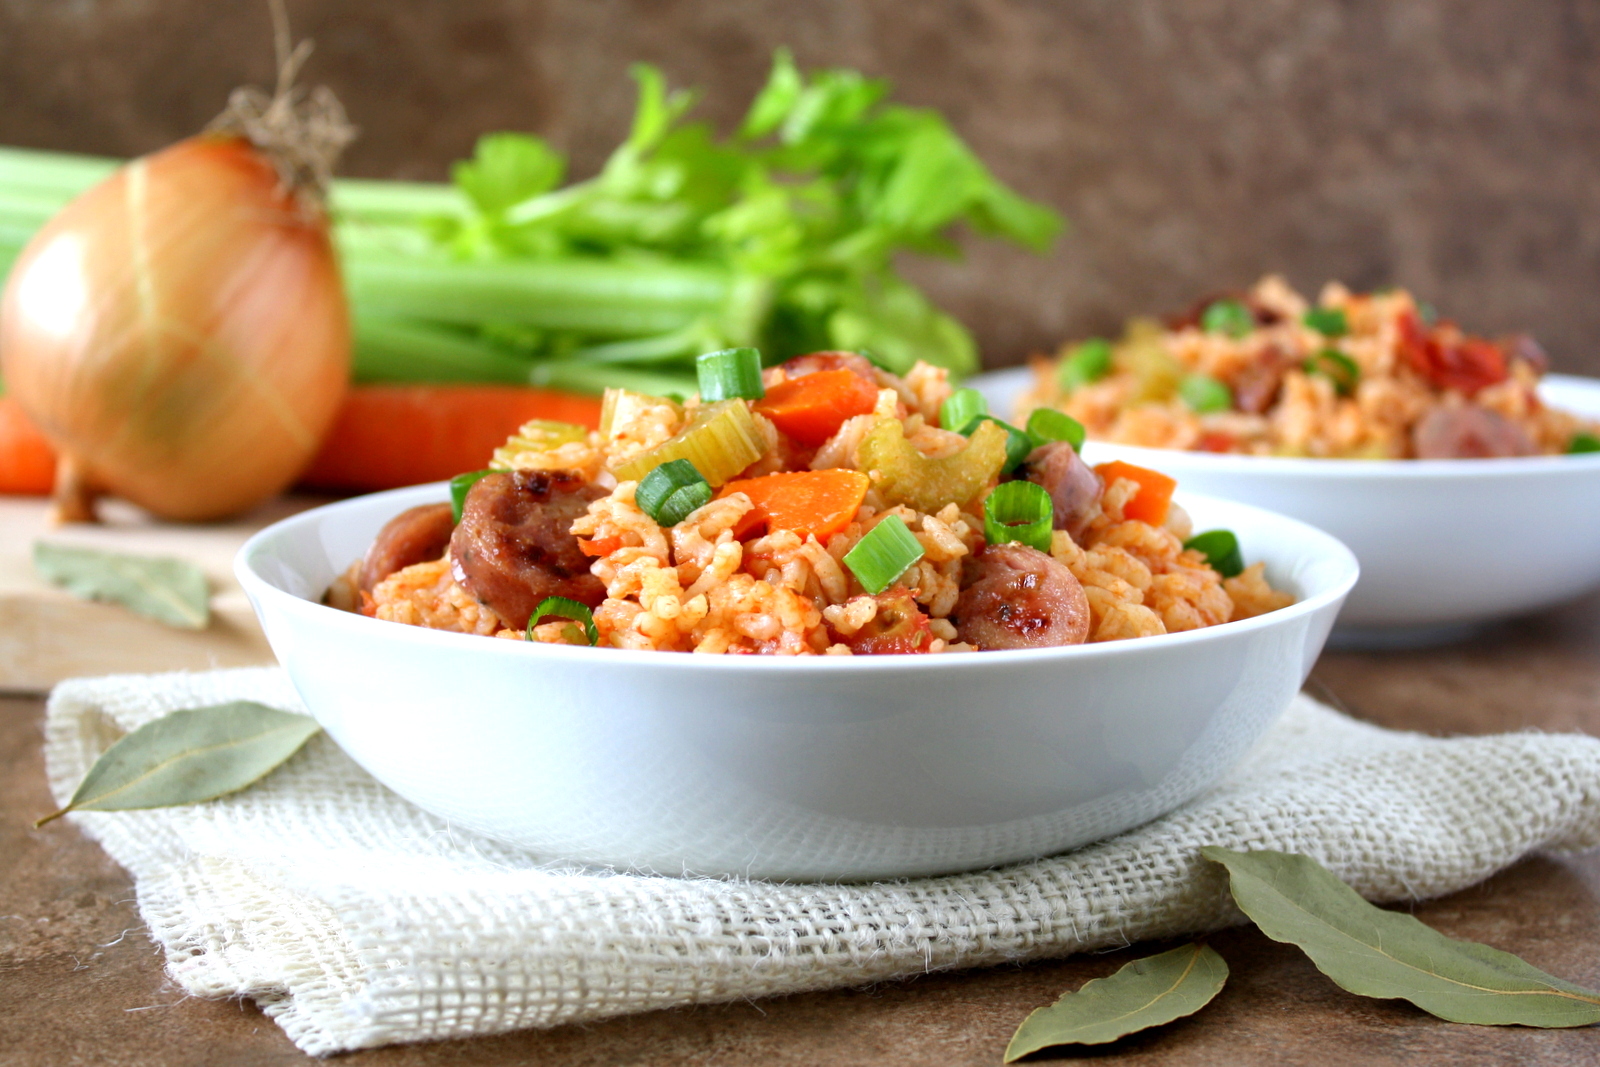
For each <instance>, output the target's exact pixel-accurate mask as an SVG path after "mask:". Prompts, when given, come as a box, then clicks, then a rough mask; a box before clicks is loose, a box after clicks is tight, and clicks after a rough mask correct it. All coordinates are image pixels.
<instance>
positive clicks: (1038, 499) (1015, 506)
mask: <svg viewBox="0 0 1600 1067" xmlns="http://www.w3.org/2000/svg"><path fill="white" fill-rule="evenodd" d="M1051 515H1052V506H1051V503H1050V494H1049V493H1047V492H1045V490H1044V488H1043V487H1042V486H1039V485H1035V484H1034V483H1033V482H1024V481H1016V482H1001V483H1000V484H999V485H997V486H995V489H994V492H992V493H990V494H989V498H988V499H987V500H985V501H984V502H983V536H984V540H986V541H988V542H989V544H991V545H1003V544H1005V543H1006V542H1007V541H1016V542H1018V543H1019V544H1024V545H1027V546H1028V547H1029V548H1036V549H1038V550H1039V551H1040V552H1049V551H1050V542H1051V540H1052V538H1053V537H1054V534H1055V531H1054V529H1053V528H1052V526H1051V522H1050V519H1051Z"/></svg>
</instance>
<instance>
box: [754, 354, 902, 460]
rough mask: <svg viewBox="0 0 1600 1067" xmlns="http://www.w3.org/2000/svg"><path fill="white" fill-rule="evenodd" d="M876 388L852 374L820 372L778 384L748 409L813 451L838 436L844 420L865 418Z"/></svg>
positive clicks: (872, 401)
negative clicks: (856, 416) (769, 420)
mask: <svg viewBox="0 0 1600 1067" xmlns="http://www.w3.org/2000/svg"><path fill="white" fill-rule="evenodd" d="M877 403H878V387H877V386H876V385H874V384H873V383H872V382H869V381H867V380H866V379H865V378H863V377H861V375H859V374H856V373H855V372H854V371H847V370H823V371H817V372H816V373H814V374H803V375H801V376H800V377H798V378H790V379H789V380H787V381H784V382H779V383H778V384H777V385H775V386H773V387H772V388H771V389H768V390H767V395H766V396H764V397H762V398H761V399H760V400H757V401H756V402H755V403H754V404H752V405H751V407H752V408H754V410H755V411H756V412H757V413H759V414H761V415H765V416H766V417H767V418H769V419H771V420H772V422H773V425H775V426H777V427H778V429H780V430H782V431H783V432H784V433H786V434H788V435H789V436H790V437H792V438H794V439H795V440H796V441H799V442H800V443H801V444H803V445H810V446H811V447H813V448H816V447H817V446H819V445H821V444H823V443H824V442H826V441H827V440H828V438H830V437H832V436H833V435H834V434H836V433H838V432H839V427H840V426H842V425H844V420H846V419H848V418H850V417H851V416H854V415H869V414H871V413H872V409H873V408H874V407H876V406H877Z"/></svg>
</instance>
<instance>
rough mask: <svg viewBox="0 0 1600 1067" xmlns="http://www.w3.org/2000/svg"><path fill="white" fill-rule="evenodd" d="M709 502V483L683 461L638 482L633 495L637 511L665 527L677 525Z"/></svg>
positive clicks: (674, 462) (661, 468) (656, 469)
mask: <svg viewBox="0 0 1600 1067" xmlns="http://www.w3.org/2000/svg"><path fill="white" fill-rule="evenodd" d="M710 501H711V484H710V483H709V482H707V481H706V480H705V478H704V476H702V475H701V473H700V471H699V470H697V469H696V468H695V465H694V464H693V463H691V462H689V461H688V460H686V459H675V460H671V461H670V462H667V463H663V464H661V465H660V466H659V467H657V468H655V469H654V470H652V471H651V472H650V473H649V474H646V475H645V476H644V477H643V478H642V479H641V480H640V481H639V488H638V489H636V490H634V494H633V502H634V503H635V504H637V505H639V510H640V511H643V512H644V513H645V514H646V515H649V516H650V517H651V518H652V519H654V520H655V521H656V525H658V526H664V527H666V526H676V525H678V523H680V522H682V521H683V520H684V519H686V518H688V516H689V514H690V512H692V511H694V510H695V509H696V508H700V507H703V506H705V505H706V504H708V503H710Z"/></svg>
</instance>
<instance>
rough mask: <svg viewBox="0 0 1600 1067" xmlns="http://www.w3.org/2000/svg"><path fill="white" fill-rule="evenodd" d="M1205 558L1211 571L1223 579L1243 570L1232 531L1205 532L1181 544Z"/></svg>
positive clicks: (1241, 559) (1242, 563) (1242, 562)
mask: <svg viewBox="0 0 1600 1067" xmlns="http://www.w3.org/2000/svg"><path fill="white" fill-rule="evenodd" d="M1183 547H1184V548H1192V549H1194V550H1195V551H1196V552H1198V553H1200V554H1201V555H1202V556H1204V557H1205V558H1206V563H1207V564H1209V565H1210V567H1211V569H1212V570H1214V571H1216V572H1217V573H1218V574H1220V575H1222V576H1223V577H1224V578H1232V577H1234V576H1235V575H1237V574H1238V573H1239V572H1240V571H1242V570H1244V556H1243V555H1242V554H1241V553H1240V552H1239V539H1238V538H1237V537H1235V536H1234V535H1233V531H1232V530H1207V531H1206V532H1205V533H1200V534H1195V535H1194V536H1193V537H1191V538H1189V540H1187V541H1185V542H1184V543H1183Z"/></svg>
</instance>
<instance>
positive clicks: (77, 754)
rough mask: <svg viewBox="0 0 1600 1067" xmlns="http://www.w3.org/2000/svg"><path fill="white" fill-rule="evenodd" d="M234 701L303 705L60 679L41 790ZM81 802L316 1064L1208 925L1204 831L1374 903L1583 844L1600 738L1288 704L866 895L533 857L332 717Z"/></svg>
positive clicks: (260, 689)
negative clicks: (150, 805) (1014, 859)
mask: <svg viewBox="0 0 1600 1067" xmlns="http://www.w3.org/2000/svg"><path fill="white" fill-rule="evenodd" d="M235 699H252V700H259V701H261V702H263V703H266V704H272V705H275V706H277V707H281V708H285V709H294V710H299V709H300V707H301V705H300V703H299V700H298V699H297V697H296V696H295V693H294V691H293V689H292V688H291V687H290V685H289V683H288V680H287V678H286V676H285V675H284V674H283V673H282V672H280V671H278V670H275V669H272V670H266V669H261V670H234V671H215V672H211V673H203V674H165V675H148V676H139V675H124V676H118V677H111V678H96V679H83V680H77V681H71V682H67V683H64V684H62V685H61V686H59V687H58V688H57V689H56V691H55V693H54V694H53V695H52V697H51V699H50V705H49V715H48V723H47V746H46V756H47V763H48V769H49V776H50V785H51V788H52V789H53V790H54V791H55V795H56V797H57V799H58V800H60V801H62V802H65V800H66V799H67V797H68V796H69V795H70V794H71V792H72V790H73V789H74V788H75V787H76V785H77V783H78V781H79V779H80V778H81V777H82V776H83V774H84V772H85V771H86V770H87V769H88V767H89V766H90V764H91V763H93V762H94V760H95V758H96V756H98V755H99V754H100V753H101V752H102V751H103V750H104V749H105V748H106V746H108V745H109V744H110V743H111V742H112V741H113V740H115V739H116V737H117V736H119V735H120V734H121V733H123V732H125V731H127V730H129V729H132V728H133V727H136V726H138V725H139V724H141V723H143V722H146V721H147V720H149V719H152V718H155V717H157V716H160V715H162V714H164V713H166V712H168V711H172V710H176V709H179V708H184V707H195V706H199V705H204V704H211V703H217V702H220V701H225V700H235ZM440 712H441V714H448V709H440ZM617 787H618V788H619V789H625V788H627V783H625V782H619V783H618V784H617ZM73 818H74V819H75V820H76V821H77V823H78V825H79V826H80V827H82V829H83V830H84V831H85V832H87V833H88V834H89V835H90V836H91V837H94V838H95V839H96V840H98V841H99V842H100V843H101V845H103V846H104V848H105V849H106V851H107V852H109V853H110V854H111V856H112V857H113V858H114V859H116V860H117V862H119V863H121V864H122V865H123V866H124V867H126V868H127V869H128V870H129V871H130V872H132V874H133V876H134V878H135V880H136V881H137V883H138V897H139V909H140V912H141V913H142V914H143V916H144V919H145V921H146V922H147V923H148V924H149V927H150V932H151V935H152V936H153V937H154V938H155V939H156V940H157V941H158V942H159V943H160V944H161V946H162V947H163V948H164V949H165V950H166V958H167V969H168V971H169V972H170V973H171V975H172V977H173V978H174V979H176V980H177V982H178V983H179V984H180V985H182V986H183V988H184V989H186V990H188V991H190V992H191V993H194V994H196V995H199V996H207V997H220V996H249V997H253V998H255V1000H256V1001H257V1002H259V1003H260V1004H261V1006H262V1007H263V1008H264V1009H265V1010H266V1012H267V1014H268V1015H270V1016H271V1017H272V1018H274V1019H275V1020H277V1022H278V1024H279V1025H280V1026H282V1027H283V1029H284V1030H285V1031H286V1032H287V1033H288V1035H289V1036H290V1037H291V1038H292V1039H293V1040H294V1042H295V1044H297V1045H298V1046H300V1048H302V1049H304V1050H305V1051H306V1052H309V1053H314V1054H318V1055H322V1054H327V1053H332V1052H338V1051H342V1050H346V1049H355V1048H365V1047H370V1046H373V1045H383V1044H387V1043H390V1042H396V1041H421V1040H427V1039H433V1038H445V1037H465V1036H469V1035H474V1034H490V1033H497V1032H501V1031H505V1030H512V1029H517V1028H520V1027H530V1026H554V1025H556V1024H559V1023H569V1022H581V1021H584V1020H593V1019H600V1018H604V1017H606V1016H611V1015H620V1014H623V1013H627V1012H638V1011H646V1010H648V1009H651V1008H664V1007H668V1006H671V1005H679V1004H693V1003H707V1002H712V1001H725V1000H737V999H742V998H746V997H759V996H766V995H769V994H774V993H790V992H796V991H799V990H807V989H823V988H827V987H831V986H847V985H857V984H862V983H867V982H875V981H881V980H884V979H890V978H895V977H899V976H903V975H909V974H915V973H920V972H923V971H928V970H933V969H938V968H951V967H972V966H978V965H983V964H993V963H998V962H1000V961H1002V960H1018V959H1031V958H1038V957H1048V956H1065V955H1068V954H1070V953H1073V952H1080V951H1083V950H1086V949H1100V948H1106V947H1108V946H1116V945H1123V944H1126V943H1128V942H1133V941H1138V940H1141V939H1147V938H1158V937H1169V936H1174V935H1179V934H1188V933H1196V932H1200V931H1205V930H1211V929H1216V928H1218V927H1222V926H1226V925H1229V924H1232V923H1235V922H1238V921H1241V918H1242V917H1241V916H1240V915H1239V913H1238V912H1237V911H1236V910H1235V909H1234V907H1233V905H1232V902H1231V900H1230V899H1229V897H1228V893H1227V888H1226V884H1225V881H1224V878H1223V875H1222V872H1221V871H1220V869H1217V868H1215V867H1213V866H1211V865H1210V864H1207V863H1206V862H1204V861H1202V860H1201V859H1200V857H1199V855H1198V850H1199V848H1200V846H1201V845H1205V844H1221V845H1227V846H1231V847H1235V848H1275V849H1284V850H1288V851H1293V852H1303V853H1307V854H1309V855H1311V856H1315V857H1316V858H1317V859H1319V860H1321V861H1322V862H1323V863H1324V864H1326V865H1327V866H1329V867H1330V868H1332V869H1333V870H1334V871H1336V872H1337V873H1338V874H1339V875H1340V876H1341V877H1343V878H1344V879H1345V880H1346V881H1348V882H1350V883H1351V884H1352V885H1354V886H1355V887H1356V888H1357V889H1358V890H1360V891H1361V892H1362V893H1363V894H1364V895H1365V896H1367V897H1369V898H1370V899H1372V900H1377V901H1394V900H1404V899H1415V898H1422V897H1429V896H1435V895H1438V894H1442V893H1448V892H1451V891H1453V890H1456V889H1460V888H1462V887H1464V886H1467V885H1470V884H1472V883H1474V882H1477V881H1479V880H1480V879H1482V878H1485V877H1487V876H1488V875H1489V874H1491V873H1493V872H1494V871H1496V870H1498V869H1500V868H1502V867H1504V866H1506V865H1508V864H1510V863H1512V862H1513V861H1515V860H1516V859H1517V858H1518V857H1520V856H1522V855H1524V854H1525V853H1527V852H1530V851H1532V850H1535V849H1577V848H1586V847H1590V846H1593V845H1595V844H1597V843H1600V739H1595V738H1589V737H1581V736H1574V735H1541V734H1510V735H1502V736H1498V737H1477V738H1456V739H1449V740H1440V739H1434V738H1427V737H1421V736H1418V735H1414V734H1403V733H1395V732H1392V731H1388V730H1382V729H1379V728H1377V727H1374V726H1369V725H1366V724H1363V723H1359V722H1356V721H1354V720H1352V719H1349V718H1346V717H1345V716H1343V715H1340V714H1339V713H1338V712H1335V711H1334V710H1332V709H1331V708H1328V707H1326V706H1324V705H1322V704H1318V703H1316V702H1315V701H1313V700H1311V699H1310V698H1308V697H1304V696H1302V697H1299V698H1298V699H1297V700H1296V701H1295V702H1294V704H1293V706H1292V707H1291V708H1290V709H1289V711H1288V712H1287V713H1286V714H1285V715H1284V716H1283V718H1282V719H1281V720H1280V721H1279V722H1278V723H1277V725H1276V726H1274V727H1273V729H1272V730H1271V732H1270V733H1269V734H1268V735H1267V737H1266V738H1264V739H1263V740H1262V742H1261V743H1260V744H1259V745H1258V746H1257V747H1256V749H1255V750H1254V751H1253V752H1252V753H1251V754H1250V756H1249V757H1248V758H1247V759H1246V760H1245V761H1244V763H1243V764H1242V765H1241V766H1239V767H1238V768H1237V769H1236V770H1235V771H1234V772H1233V773H1232V774H1231V775H1230V776H1229V778H1228V780H1227V781H1226V782H1225V783H1223V784H1222V785H1221V786H1219V787H1218V788H1216V789H1214V790H1213V791H1211V792H1210V793H1208V794H1206V795H1205V796H1203V797H1201V798H1200V799H1198V800H1196V801H1194V802H1193V803H1191V804H1189V805H1188V806H1186V807H1184V808H1182V809H1180V810H1178V811H1176V812H1174V813H1173V814H1171V815H1168V816H1167V817H1165V818H1163V819H1159V820H1157V821H1155V822H1153V823H1150V824H1149V825H1147V826H1144V827H1141V828H1139V829H1137V830H1133V831H1130V832H1129V833H1126V834H1123V835H1122V836H1120V837H1117V838H1114V839H1112V840H1109V841H1105V842H1103V843H1101V844H1098V845H1093V846H1090V847H1088V848H1083V849H1080V850H1078V851H1076V852H1071V853H1068V854H1066V855H1061V856H1053V857H1050V858H1049V859H1043V860H1038V861H1035V862H1032V863H1021V864H1017V865H1015V866H1012V867H1006V868H1003V869H999V870H989V871H979V872H975V873H971V874H961V875H954V876H950V877H944V878H926V879H919V880H914V881H900V882H890V883H881V884H873V885H775V884H771V883H764V882H750V881H718V880H711V879H698V880H691V879H679V878H651V877H638V876H632V875H624V874H614V873H608V872H597V871H593V870H574V869H564V868H560V867H556V866H552V865H550V864H549V863H547V862H544V861H542V860H541V858H540V857H537V856H533V855H529V854H527V853H525V852H521V851H518V850H516V849H513V848H509V847H507V846H504V845H501V844H497V843H496V842H494V841H489V840H485V839H483V838H479V837H476V836H473V835H471V834H467V833H463V832H461V831H458V830H453V829H452V828H451V827H450V826H449V825H448V824H446V823H445V822H444V821H443V820H441V819H437V818H435V817H433V816H431V815H427V814H425V813H423V812H422V811H419V810H418V809H416V808H414V807H412V806H411V805H410V804H408V803H407V802H405V801H404V800H401V799H400V798H399V797H397V796H395V795H394V794H393V793H390V792H389V791H388V790H387V789H385V788H384V787H383V786H381V785H379V784H378V783H377V782H375V781H374V780H373V779H372V778H370V777H368V776H367V774H366V773H365V772H363V771H362V770H361V769H360V768H358V767H357V766H356V765H355V764H354V763H352V762H351V761H350V760H349V759H348V758H347V757H346V756H345V755H344V754H343V753H342V752H341V751H340V750H339V749H338V748H337V747H336V746H335V745H334V744H333V743H332V742H331V741H330V740H328V739H327V737H326V736H324V735H318V736H317V737H315V738H313V739H312V741H311V742H310V744H309V745H307V747H306V748H305V749H304V750H302V751H301V752H300V753H299V754H298V755H296V756H295V757H294V758H293V759H292V760H291V761H290V762H289V763H288V764H286V765H285V766H284V767H282V768H281V769H280V770H279V771H277V772H276V773H274V774H273V775H271V776H270V777H269V778H267V779H266V780H264V781H263V782H262V783H261V784H259V785H257V786H255V787H254V788H251V789H249V790H246V791H244V792H243V793H240V794H238V795H236V796H233V797H230V798H226V799H223V800H220V801H215V802H212V803H209V804H201V805H196V806H191V807H182V808H169V809H163V810H156V811H144V812H124V813H114V814H96V813H82V814H78V815H75V816H73Z"/></svg>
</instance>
